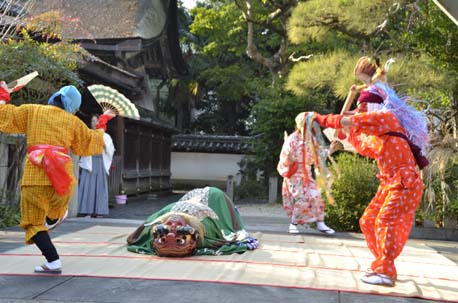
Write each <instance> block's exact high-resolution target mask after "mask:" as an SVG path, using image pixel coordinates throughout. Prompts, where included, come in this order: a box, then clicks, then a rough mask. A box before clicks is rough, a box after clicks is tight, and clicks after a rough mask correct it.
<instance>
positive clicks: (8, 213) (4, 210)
mask: <svg viewBox="0 0 458 303" xmlns="http://www.w3.org/2000/svg"><path fill="white" fill-rule="evenodd" d="M19 220H20V213H19V207H17V206H10V205H8V204H0V228H3V227H9V226H15V225H18V224H19Z"/></svg>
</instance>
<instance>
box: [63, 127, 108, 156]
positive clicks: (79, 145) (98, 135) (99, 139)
mask: <svg viewBox="0 0 458 303" xmlns="http://www.w3.org/2000/svg"><path fill="white" fill-rule="evenodd" d="M75 121H76V122H75V127H74V134H73V142H72V146H71V149H72V152H73V153H74V154H76V155H78V156H91V155H100V154H102V153H103V133H104V132H103V130H101V129H97V130H92V129H90V128H88V127H87V126H86V124H84V123H83V122H82V121H81V120H79V119H75Z"/></svg>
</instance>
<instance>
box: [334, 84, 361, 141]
mask: <svg viewBox="0 0 458 303" xmlns="http://www.w3.org/2000/svg"><path fill="white" fill-rule="evenodd" d="M355 97H356V90H353V89H351V90H350V91H349V92H348V95H347V99H345V103H344V106H343V107H342V110H341V111H340V113H341V114H343V113H345V112H347V111H349V110H350V108H351V105H352V104H353V101H354V100H355ZM341 131H342V130H341V129H336V131H335V133H334V138H338V137H339V135H340V132H341Z"/></svg>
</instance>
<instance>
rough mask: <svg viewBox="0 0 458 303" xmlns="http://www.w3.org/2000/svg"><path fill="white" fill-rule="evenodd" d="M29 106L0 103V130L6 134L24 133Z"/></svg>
mask: <svg viewBox="0 0 458 303" xmlns="http://www.w3.org/2000/svg"><path fill="white" fill-rule="evenodd" d="M29 108H30V107H29V106H27V105H22V106H14V105H11V104H6V105H0V131H1V132H4V133H7V134H24V133H25V132H26V129H27V116H28V113H29V110H28V109H29Z"/></svg>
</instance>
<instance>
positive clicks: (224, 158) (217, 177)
mask: <svg viewBox="0 0 458 303" xmlns="http://www.w3.org/2000/svg"><path fill="white" fill-rule="evenodd" d="M243 156H244V155H238V154H218V153H192V152H172V159H171V164H170V166H171V171H172V177H171V179H172V180H180V179H185V180H214V181H225V180H227V176H228V175H233V176H234V177H235V175H236V174H237V173H238V172H239V166H238V164H237V163H239V162H240V160H242V158H243Z"/></svg>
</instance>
